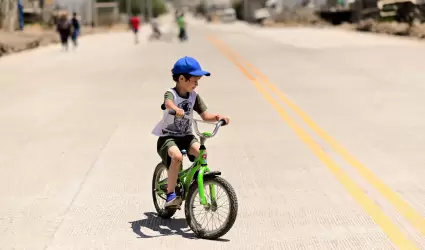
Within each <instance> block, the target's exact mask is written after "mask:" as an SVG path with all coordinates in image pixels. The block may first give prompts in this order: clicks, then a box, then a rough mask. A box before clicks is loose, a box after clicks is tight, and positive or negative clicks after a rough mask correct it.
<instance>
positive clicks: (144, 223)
mask: <svg viewBox="0 0 425 250" xmlns="http://www.w3.org/2000/svg"><path fill="white" fill-rule="evenodd" d="M144 215H145V216H146V218H145V219H142V220H138V221H132V222H129V223H130V224H131V229H132V230H133V232H134V233H135V234H137V235H138V236H139V237H138V238H142V239H152V238H157V237H164V236H172V235H180V236H182V237H183V238H186V239H192V240H200V239H199V238H198V237H197V236H196V235H195V234H194V233H193V232H192V231H191V230H190V228H189V226H188V225H187V222H186V219H185V218H179V219H175V218H171V219H162V218H161V217H158V216H157V214H156V213H153V212H145V213H144ZM143 228H145V229H146V228H147V229H150V230H152V231H153V232H155V234H159V235H148V234H146V233H144V232H142V231H145V230H142V229H143ZM214 241H218V242H220V241H221V242H229V240H228V239H217V240H214Z"/></svg>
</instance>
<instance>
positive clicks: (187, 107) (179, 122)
mask: <svg viewBox="0 0 425 250" xmlns="http://www.w3.org/2000/svg"><path fill="white" fill-rule="evenodd" d="M177 107H179V108H181V109H183V110H184V113H185V115H190V112H191V107H192V103H191V102H190V101H189V100H184V101H183V102H181V103H179V104H178V105H177ZM191 125H192V124H191V121H190V120H189V119H186V118H179V117H176V116H175V117H174V124H171V125H169V126H168V127H166V128H165V130H167V132H171V131H173V132H175V133H179V134H187V133H188V132H190V128H191Z"/></svg>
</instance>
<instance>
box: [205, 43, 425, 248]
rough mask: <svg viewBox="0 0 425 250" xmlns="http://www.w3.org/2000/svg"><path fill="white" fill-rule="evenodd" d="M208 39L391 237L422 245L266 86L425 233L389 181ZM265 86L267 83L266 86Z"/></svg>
mask: <svg viewBox="0 0 425 250" xmlns="http://www.w3.org/2000/svg"><path fill="white" fill-rule="evenodd" d="M207 39H208V40H209V41H210V42H211V43H212V44H214V45H215V46H216V48H217V49H218V50H219V51H220V52H221V53H222V54H224V55H225V56H226V57H227V58H229V59H230V60H231V61H232V62H233V63H234V64H235V65H236V66H237V67H238V68H239V69H240V70H241V71H242V73H243V74H244V75H245V76H246V77H247V78H248V79H249V80H251V82H252V83H253V84H254V86H255V87H256V88H257V89H258V91H259V92H260V93H261V94H262V95H263V96H264V98H266V100H267V101H269V102H270V104H271V105H272V106H273V107H274V108H275V109H276V111H277V112H278V113H279V114H280V116H281V117H282V119H283V120H285V121H286V122H287V123H288V125H289V126H290V128H291V129H293V130H294V131H295V133H296V134H297V136H298V137H299V138H300V139H301V140H302V141H303V142H304V143H305V144H306V145H307V146H308V147H309V148H310V149H311V150H312V151H313V153H314V154H315V155H316V156H317V157H318V158H319V159H320V160H321V161H322V162H323V163H324V165H325V166H326V167H327V168H328V169H329V170H330V171H331V172H332V173H333V174H334V175H335V177H336V178H337V179H338V180H339V181H340V182H341V184H342V185H343V186H344V187H345V188H346V189H347V191H348V192H349V193H350V194H351V195H352V196H353V197H354V198H355V199H356V200H357V202H358V203H359V204H360V205H362V207H363V208H364V209H365V210H366V211H367V212H368V213H369V215H370V216H371V217H372V219H373V220H375V222H376V223H377V224H378V225H380V227H381V228H382V229H383V231H384V232H385V233H386V234H387V235H388V237H389V238H390V239H391V240H392V241H393V242H394V244H395V245H397V246H398V247H399V248H400V249H419V248H418V247H417V246H416V245H415V244H414V243H413V242H412V240H410V239H409V238H408V237H407V236H406V235H405V234H404V233H403V232H402V231H401V230H400V229H399V228H398V227H397V226H396V225H395V224H394V223H393V222H392V221H391V219H390V218H389V217H388V216H387V215H385V213H384V211H383V210H382V209H381V208H380V207H379V206H378V205H377V204H376V203H375V202H374V201H373V200H372V199H370V198H369V197H368V196H367V194H366V193H365V192H364V191H363V190H362V189H361V188H360V187H359V186H358V185H357V184H356V183H355V182H354V181H353V180H352V179H351V178H350V177H349V176H348V175H347V174H346V173H345V172H344V171H343V170H342V169H341V168H340V167H338V166H337V164H336V163H335V161H334V160H333V159H332V158H331V157H330V156H329V155H328V154H327V153H326V152H324V151H323V150H322V148H321V147H320V145H319V144H318V143H317V142H316V141H314V140H313V138H312V137H311V136H310V135H309V134H308V133H307V132H306V131H305V130H304V129H302V128H301V127H300V126H299V125H298V124H297V123H296V122H295V121H294V120H293V119H292V118H291V117H290V116H289V115H288V113H287V111H286V110H285V109H284V108H283V107H282V105H280V103H279V102H278V101H277V100H276V99H275V98H273V97H272V96H271V95H270V94H269V92H268V91H267V89H266V88H268V89H269V90H271V91H272V92H274V93H275V94H276V95H277V96H278V97H279V99H280V100H281V101H282V102H283V103H285V104H286V105H287V106H288V107H289V108H291V109H292V110H293V111H294V112H295V113H296V114H297V115H298V116H299V117H300V118H301V119H302V120H303V121H304V122H305V123H306V124H307V125H308V126H309V127H310V128H311V129H312V130H313V131H314V132H315V133H316V134H317V135H319V136H320V137H321V138H322V139H323V140H324V141H325V142H327V143H328V144H329V145H330V146H331V148H332V149H333V150H334V151H335V152H337V153H338V154H339V155H341V156H342V157H343V159H344V160H345V161H346V162H348V163H349V164H350V165H351V166H352V167H353V168H354V169H355V170H357V172H359V174H360V175H361V176H362V177H363V178H365V179H366V180H367V181H368V182H369V183H370V184H371V185H372V186H374V187H375V188H376V189H377V190H378V191H379V192H380V194H381V195H382V196H383V197H385V198H386V199H387V200H388V201H389V202H390V203H391V204H392V205H393V206H394V207H396V208H397V210H398V211H399V212H400V213H401V214H402V215H403V216H404V217H405V218H406V219H407V220H408V221H409V222H410V223H411V224H412V225H413V226H414V227H415V228H416V229H417V230H418V231H419V232H420V233H421V234H422V235H424V236H425V218H424V217H423V216H421V215H420V214H419V213H418V212H417V211H415V209H413V208H412V207H411V206H410V205H409V204H408V203H407V202H406V201H404V200H403V199H402V198H401V197H400V196H399V195H398V194H397V193H395V192H394V191H392V190H391V189H390V188H389V187H388V186H387V185H385V184H384V183H383V182H382V181H380V180H379V179H378V178H377V177H376V176H375V175H374V174H373V173H372V172H371V171H370V170H369V169H368V168H366V167H365V166H364V165H363V164H362V163H360V162H359V161H358V160H356V159H355V158H354V157H353V156H352V155H351V154H350V153H348V151H347V150H346V149H345V148H344V147H343V146H342V145H341V144H340V143H338V142H337V141H336V140H335V139H333V138H332V137H331V136H330V135H329V134H328V133H326V132H325V131H324V130H323V129H321V128H320V127H319V126H318V125H317V124H316V123H315V122H314V121H313V120H312V119H311V118H309V117H308V116H307V114H306V113H305V112H303V111H302V110H301V109H300V108H299V107H298V106H296V105H295V104H294V103H293V102H291V101H290V100H289V99H288V98H287V97H286V96H285V94H284V93H283V92H282V91H281V90H279V89H278V88H277V87H276V85H274V84H273V83H271V82H270V81H269V80H268V78H267V77H266V76H265V75H264V74H262V73H261V72H260V70H258V69H257V68H256V67H255V66H253V65H252V64H250V63H248V62H247V61H246V60H245V59H243V58H242V57H241V56H240V55H239V54H238V53H236V52H235V51H233V50H232V49H231V48H230V47H229V46H228V45H226V44H225V43H224V42H223V41H220V40H218V39H217V38H215V37H214V36H208V37H207ZM264 86H265V87H264Z"/></svg>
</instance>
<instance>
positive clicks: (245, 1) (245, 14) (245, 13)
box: [243, 0, 248, 22]
mask: <svg viewBox="0 0 425 250" xmlns="http://www.w3.org/2000/svg"><path fill="white" fill-rule="evenodd" d="M243 19H244V20H245V22H248V0H243Z"/></svg>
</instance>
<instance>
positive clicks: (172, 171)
mask: <svg viewBox="0 0 425 250" xmlns="http://www.w3.org/2000/svg"><path fill="white" fill-rule="evenodd" d="M168 156H169V157H170V158H171V163H170V166H169V168H168V183H167V201H166V202H165V207H169V206H179V205H181V203H182V199H181V197H177V196H176V193H175V188H176V185H177V178H178V175H179V171H180V165H181V164H182V161H183V155H182V153H181V152H180V149H179V148H178V147H177V145H173V146H171V147H169V148H168Z"/></svg>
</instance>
